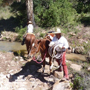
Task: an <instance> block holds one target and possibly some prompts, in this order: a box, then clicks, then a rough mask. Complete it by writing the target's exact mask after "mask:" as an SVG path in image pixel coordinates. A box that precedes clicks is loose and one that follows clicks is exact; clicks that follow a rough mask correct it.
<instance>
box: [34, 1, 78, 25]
mask: <svg viewBox="0 0 90 90" xmlns="http://www.w3.org/2000/svg"><path fill="white" fill-rule="evenodd" d="M36 1H37V0H34V14H35V21H36V23H38V25H40V26H42V27H43V26H44V27H53V26H58V25H65V24H71V23H73V21H74V20H75V19H74V18H75V15H76V11H75V9H74V8H72V3H70V2H69V0H54V1H53V0H46V1H44V0H40V1H38V2H37V3H36Z"/></svg>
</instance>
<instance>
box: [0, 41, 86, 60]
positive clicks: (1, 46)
mask: <svg viewBox="0 0 90 90" xmlns="http://www.w3.org/2000/svg"><path fill="white" fill-rule="evenodd" d="M0 51H3V52H14V51H21V52H22V51H24V52H25V51H26V46H25V45H23V46H22V45H21V43H20V42H7V41H0ZM66 58H67V59H68V60H81V61H86V58H85V55H81V54H75V53H70V54H66Z"/></svg>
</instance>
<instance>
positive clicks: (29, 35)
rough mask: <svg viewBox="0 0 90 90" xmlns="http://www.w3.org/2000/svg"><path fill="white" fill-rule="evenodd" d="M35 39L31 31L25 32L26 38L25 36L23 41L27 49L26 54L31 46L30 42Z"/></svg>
mask: <svg viewBox="0 0 90 90" xmlns="http://www.w3.org/2000/svg"><path fill="white" fill-rule="evenodd" d="M34 40H35V35H34V34H33V33H32V34H29V33H28V34H27V35H26V38H25V43H26V48H27V51H28V55H29V52H30V50H31V48H32V44H33V42H34Z"/></svg>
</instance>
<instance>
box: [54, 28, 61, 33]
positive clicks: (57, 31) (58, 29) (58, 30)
mask: <svg viewBox="0 0 90 90" xmlns="http://www.w3.org/2000/svg"><path fill="white" fill-rule="evenodd" d="M53 33H54V34H58V33H61V30H60V28H57V30H56V31H55V32H53Z"/></svg>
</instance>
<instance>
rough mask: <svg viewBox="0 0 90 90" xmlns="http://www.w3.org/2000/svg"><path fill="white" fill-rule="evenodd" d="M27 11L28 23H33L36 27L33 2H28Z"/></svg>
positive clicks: (30, 0) (28, 0)
mask: <svg viewBox="0 0 90 90" xmlns="http://www.w3.org/2000/svg"><path fill="white" fill-rule="evenodd" d="M26 9H27V17H28V21H29V20H30V21H32V23H33V25H35V22H34V14H33V0H26Z"/></svg>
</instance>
